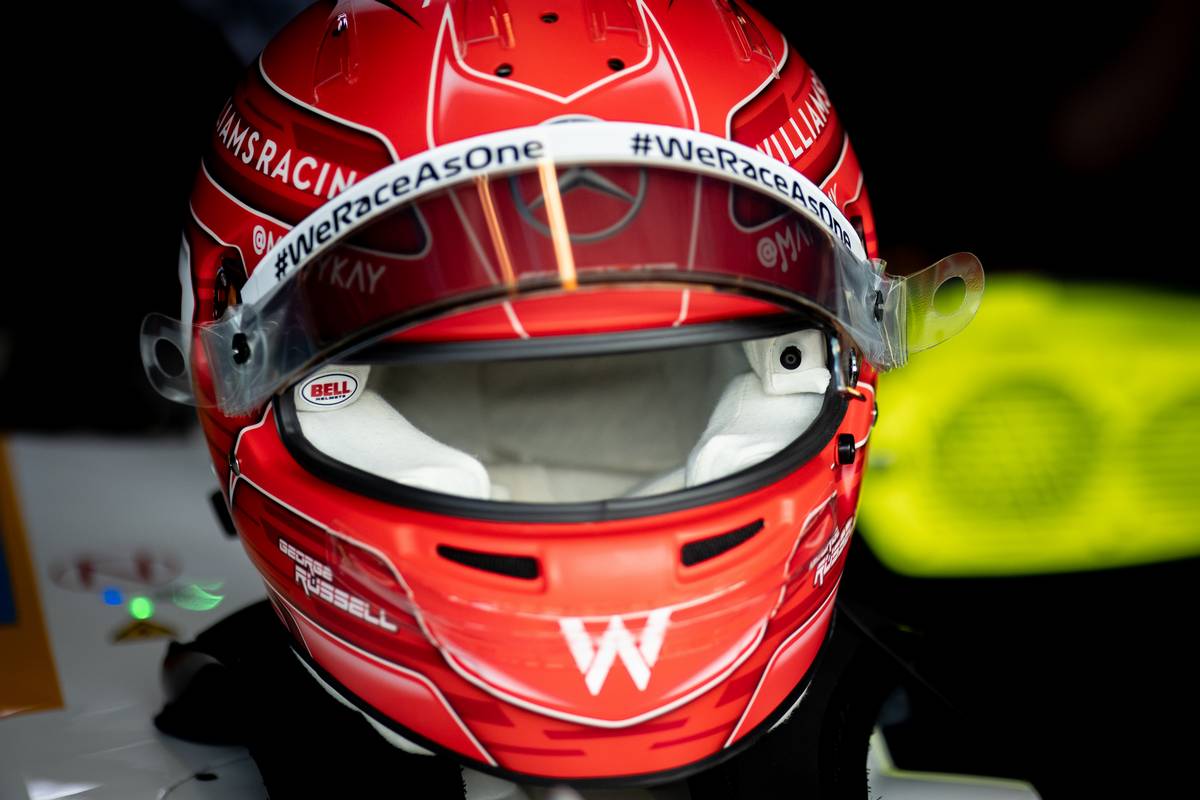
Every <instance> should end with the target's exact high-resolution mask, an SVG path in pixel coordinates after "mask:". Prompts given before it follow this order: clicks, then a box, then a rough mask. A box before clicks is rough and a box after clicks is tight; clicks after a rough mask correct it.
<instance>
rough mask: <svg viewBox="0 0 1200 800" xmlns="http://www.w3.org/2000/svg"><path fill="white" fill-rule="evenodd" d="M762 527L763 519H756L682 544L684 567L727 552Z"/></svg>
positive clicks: (755, 533)
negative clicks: (727, 530)
mask: <svg viewBox="0 0 1200 800" xmlns="http://www.w3.org/2000/svg"><path fill="white" fill-rule="evenodd" d="M762 529H763V521H762V520H761V519H756V520H754V522H751V523H750V524H749V525H743V526H742V527H740V528H737V529H736V530H732V531H729V532H728V533H719V534H717V535H716V536H709V537H708V538H706V539H697V540H696V541H694V542H688V543H687V544H685V545H684V546H683V550H682V552H681V557H682V561H683V565H684V566H685V567H693V566H695V565H696V564H699V563H701V562H704V561H708V560H709V559H711V558H716V557H717V556H719V555H721V554H722V553H727V552H729V551H730V550H732V549H733V548H735V547H737V546H738V545H739V544H742V543H743V542H747V541H749V540H750V539H752V538H753V537H754V536H755V535H757V534H758V532H759V531H761V530H762Z"/></svg>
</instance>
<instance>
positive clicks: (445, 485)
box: [294, 330, 830, 503]
mask: <svg viewBox="0 0 1200 800" xmlns="http://www.w3.org/2000/svg"><path fill="white" fill-rule="evenodd" d="M739 349H740V350H741V351H742V352H741V353H740V354H739V352H738V350H739ZM743 355H744V357H745V358H747V359H748V360H749V362H750V363H749V366H750V367H751V368H752V371H747V370H746V362H745V361H742V357H743ZM739 362H740V366H739ZM825 365H826V354H825V340H824V336H823V335H822V334H821V333H820V332H819V331H816V330H810V331H800V332H796V333H789V334H786V335H783V336H779V337H774V338H770V339H760V340H756V341H752V342H745V343H743V344H742V345H741V347H740V348H739V347H738V346H736V345H733V344H726V345H719V346H718V347H717V348H716V349H708V350H705V349H704V348H697V349H695V350H694V351H691V352H689V351H687V350H677V351H658V352H650V353H641V354H632V355H629V356H604V357H599V358H596V357H592V358H579V359H561V360H551V361H543V362H540V363H539V362H487V363H484V362H480V363H479V364H478V365H471V364H445V365H427V366H419V365H418V366H405V367H399V368H396V370H388V369H385V370H381V371H380V373H379V374H378V375H377V376H372V382H371V388H370V389H367V388H366V384H367V378H368V375H369V369H370V368H369V367H365V366H339V365H328V366H326V367H324V368H322V369H321V370H319V371H318V372H316V373H314V374H313V375H312V376H311V377H310V378H308V379H307V380H305V381H303V382H301V383H300V384H298V385H297V387H296V389H295V391H294V396H295V399H296V409H297V411H298V412H300V413H298V414H297V417H298V420H299V423H300V428H301V431H302V432H303V435H304V437H305V438H306V439H307V440H308V441H309V443H310V444H312V445H313V446H314V447H315V448H316V449H317V450H319V451H321V452H323V453H324V454H326V455H327V456H329V457H331V458H333V459H334V460H336V461H340V462H342V463H344V464H347V465H349V466H352V467H355V468H357V469H360V470H363V471H365V472H368V473H371V474H373V475H376V476H378V477H380V478H384V479H386V480H389V481H392V482H395V483H398V484H402V485H406V486H411V487H414V488H418V489H425V490H427V491H433V492H439V493H442V494H449V495H455V496H459V497H468V498H473V499H493V500H510V499H511V500H515V501H518V502H543V503H545V502H551V503H553V502H575V501H582V500H595V499H603V498H606V497H610V498H616V497H646V496H651V495H657V494H664V493H667V492H672V491H677V490H679V489H684V488H688V487H692V486H699V485H701V484H705V483H709V482H711V481H715V480H718V479H720V478H724V477H726V476H728V475H732V474H734V473H736V472H740V471H742V470H744V469H747V468H749V467H752V466H754V465H755V464H758V463H761V462H762V461H764V460H766V459H768V458H770V457H771V456H773V455H775V454H776V453H778V452H780V451H781V450H783V449H784V448H786V447H787V446H788V445H790V444H791V443H792V442H793V441H795V440H796V439H797V438H799V437H800V435H801V434H802V433H804V431H805V430H806V429H807V428H808V427H809V426H810V425H811V424H812V423H813V422H814V421H815V420H816V418H817V416H818V414H819V413H820V410H821V408H822V406H823V404H824V393H825V390H826V388H827V387H828V385H829V381H830V373H829V370H828V369H827V368H826V366H825ZM789 367H792V368H790V369H789ZM355 381H357V385H354V382H355ZM722 387H723V389H722ZM718 393H719V394H718ZM399 409H402V410H403V413H401V410H399ZM708 409H711V411H709V410H708ZM333 410H337V411H338V413H336V414H330V413H319V412H328V411H333ZM313 412H318V413H313ZM410 420H411V421H410ZM689 420H692V421H689ZM705 420H707V422H705ZM414 423H415V424H414ZM689 429H690V434H689ZM425 431H429V432H430V433H432V434H433V435H430V434H429V433H426V432H425ZM435 437H436V438H435ZM447 442H453V445H451V444H448V443H447Z"/></svg>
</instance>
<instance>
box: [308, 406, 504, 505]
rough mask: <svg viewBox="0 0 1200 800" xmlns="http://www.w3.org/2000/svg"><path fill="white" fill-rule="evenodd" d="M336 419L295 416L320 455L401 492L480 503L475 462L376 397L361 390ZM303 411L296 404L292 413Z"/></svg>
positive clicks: (482, 478)
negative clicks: (405, 488)
mask: <svg viewBox="0 0 1200 800" xmlns="http://www.w3.org/2000/svg"><path fill="white" fill-rule="evenodd" d="M355 400H356V401H357V402H355V403H354V404H353V405H351V406H349V407H345V406H342V407H340V410H339V412H338V413H337V414H320V413H312V411H315V410H316V409H308V410H307V411H308V413H300V414H297V417H299V420H300V428H301V430H303V431H304V437H305V438H306V439H308V441H309V442H310V443H311V444H312V445H313V446H314V447H316V448H317V449H318V450H320V451H321V452H323V453H325V454H326V455H328V456H330V457H331V458H334V459H336V460H338V461H341V462H342V463H343V464H348V465H350V466H352V467H357V468H358V469H361V470H364V471H366V472H369V473H371V474H372V475H377V476H379V477H381V478H385V479H387V480H390V481H394V482H396V483H400V484H404V485H405V486H413V487H416V488H418V489H426V490H428V491H431V492H441V493H442V494H452V495H457V496H459V497H472V498H475V499H478V500H485V499H487V498H488V497H490V495H491V479H490V478H489V477H488V473H487V470H486V469H484V467H483V464H481V463H480V462H479V461H478V460H477V459H475V458H472V457H471V456H469V455H467V454H466V453H464V452H462V451H461V450H455V449H454V448H453V447H450V446H449V445H445V444H442V443H441V442H439V441H437V440H436V439H433V438H431V437H429V436H427V435H425V434H424V433H422V432H421V431H419V430H417V429H416V428H415V427H413V426H412V424H411V423H409V421H408V420H406V419H405V418H404V417H403V415H401V414H400V412H399V411H397V410H396V409H394V408H392V406H391V404H390V403H388V401H387V400H384V399H383V398H382V397H380V396H379V395H378V394H377V393H375V392H373V391H370V390H366V391H362V392H361V393H360V395H359V396H358V397H356V398H355ZM300 408H303V406H300V405H299V404H297V410H299V409H300Z"/></svg>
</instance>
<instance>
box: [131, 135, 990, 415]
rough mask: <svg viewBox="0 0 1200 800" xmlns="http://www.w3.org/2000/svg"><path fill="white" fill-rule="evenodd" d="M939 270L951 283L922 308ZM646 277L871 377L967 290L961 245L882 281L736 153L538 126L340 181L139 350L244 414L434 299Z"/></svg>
mask: <svg viewBox="0 0 1200 800" xmlns="http://www.w3.org/2000/svg"><path fill="white" fill-rule="evenodd" d="M951 278H961V279H962V282H963V283H964V284H965V288H966V291H965V292H964V293H963V297H962V299H961V301H960V302H959V303H958V305H957V306H956V307H955V308H952V309H946V308H945V307H944V304H939V305H942V306H943V307H942V308H941V309H940V310H939V309H937V308H935V306H934V304H933V296H934V293H935V291H936V290H937V289H938V288H939V287H940V286H941V285H942V284H943V283H945V282H947V281H949V280H950V279H951ZM646 281H652V282H654V281H657V282H670V283H676V284H678V283H686V284H693V285H699V286H705V287H709V288H714V289H717V290H723V291H738V292H745V293H749V294H753V295H758V296H762V297H765V298H769V299H772V300H775V301H776V302H779V303H781V304H783V305H785V306H786V305H792V306H795V307H803V308H806V309H808V310H810V311H816V312H819V314H820V315H821V317H822V318H824V319H826V320H828V321H829V323H830V324H831V325H832V326H834V327H835V328H836V329H837V330H838V331H839V332H840V333H841V334H843V335H844V336H846V337H847V338H848V339H849V340H851V341H852V342H853V344H854V345H855V346H856V347H857V348H858V349H859V350H860V351H861V354H862V355H863V356H864V357H865V358H866V360H868V361H869V362H871V363H872V364H873V365H874V366H876V367H877V368H879V369H889V368H892V367H895V366H899V365H902V364H903V363H904V362H905V361H906V360H907V355H908V353H909V352H912V351H915V350H920V349H924V348H925V347H928V346H932V345H933V344H936V343H938V342H939V341H942V340H943V339H945V338H948V337H949V336H951V335H953V334H954V333H956V332H957V331H958V330H960V329H961V328H962V327H963V326H965V325H966V323H967V322H968V321H969V320H970V319H971V317H972V316H973V315H974V312H975V309H976V308H977V307H978V303H979V298H980V295H981V294H982V288H983V276H982V269H981V268H980V267H979V264H978V261H977V260H975V258H974V256H970V255H969V254H959V255H958V256H954V257H951V258H949V259H945V260H943V261H942V262H939V264H938V265H935V267H933V268H930V269H929V270H925V271H923V272H922V273H918V274H917V275H914V276H909V277H907V278H900V277H896V276H890V275H887V274H886V273H884V272H883V269H882V263H881V262H872V261H869V260H867V259H866V258H865V254H864V253H863V250H862V244H861V242H860V241H859V240H858V237H857V236H856V234H855V233H854V230H853V228H852V227H851V225H850V223H849V222H848V221H847V220H846V219H845V218H844V217H843V216H842V215H841V213H840V212H839V211H838V210H837V209H836V207H835V206H834V205H833V204H832V203H831V202H829V201H828V199H827V198H826V197H825V196H824V195H823V194H822V193H821V192H820V191H819V189H817V187H815V186H814V185H813V184H811V182H809V181H807V179H805V178H804V176H803V175H801V174H800V173H798V172H796V171H794V170H792V169H791V168H789V167H788V166H786V165H784V164H782V163H779V162H777V161H775V160H773V159H771V158H770V157H768V156H765V155H763V154H762V153H760V152H758V151H756V150H752V149H750V148H746V147H744V146H741V145H737V144H734V143H731V142H728V141H726V140H723V139H718V138H716V137H711V136H707V135H705V134H699V133H694V132H689V131H680V130H677V129H673V128H657V127H655V126H644V125H628V124H623V123H592V122H588V123H572V124H561V125H545V126H540V127H537V128H528V129H520V130H513V131H505V132H503V133H500V134H493V135H489V136H485V137H479V138H476V139H471V140H466V141H464V142H458V143H454V144H451V145H446V146H443V147H440V148H436V149H434V150H431V151H428V152H427V153H424V154H422V155H420V156H416V157H414V158H411V159H408V160H406V161H403V162H399V163H397V164H395V165H393V166H392V167H389V168H387V169H385V170H382V171H380V172H379V173H376V174H375V175H373V176H371V177H370V178H369V179H367V180H365V181H363V182H362V183H360V184H357V185H355V186H353V187H351V188H350V189H349V190H347V191H346V192H345V193H344V194H343V195H340V196H339V197H337V198H334V200H332V201H330V202H329V203H328V204H326V205H325V206H322V208H320V209H318V210H317V211H316V212H314V213H313V214H312V215H310V217H308V218H306V219H305V220H304V221H302V222H301V223H300V224H299V225H298V226H297V227H296V228H295V229H293V230H292V231H291V233H289V234H288V235H287V236H286V237H284V238H283V239H282V240H281V241H280V242H279V243H278V244H277V245H276V246H275V247H274V248H273V249H272V250H271V251H270V252H268V253H267V254H266V256H264V258H263V260H262V261H261V262H260V263H259V264H258V266H257V267H256V268H255V269H254V270H253V272H252V274H251V277H250V280H249V281H248V282H247V284H246V286H245V287H244V288H243V291H242V300H243V302H242V303H241V304H240V305H236V306H233V307H231V308H230V309H229V310H228V312H227V313H226V315H225V316H224V317H223V318H222V319H221V320H219V321H216V322H213V323H207V324H204V325H198V326H192V325H191V324H184V323H177V322H174V321H171V320H167V319H166V318H162V317H152V318H148V320H147V323H146V324H145V326H144V329H143V341H142V351H143V357H144V360H145V362H146V366H147V372H148V374H149V375H150V378H151V382H152V383H154V384H155V386H156V387H158V388H159V390H160V391H161V392H163V394H165V395H167V396H168V397H171V398H172V399H177V400H185V401H189V402H194V403H197V404H203V405H217V406H219V407H220V408H221V409H222V410H224V411H225V412H226V413H230V414H237V413H245V412H249V411H251V410H252V409H254V408H256V407H258V406H259V405H261V403H262V402H263V401H264V400H265V399H267V398H268V397H270V396H271V395H272V394H273V393H275V392H277V391H279V390H280V389H282V388H284V387H285V386H287V385H288V384H290V383H292V382H294V381H296V380H298V379H299V378H300V377H302V376H303V375H305V374H307V373H309V372H311V370H313V369H314V368H316V367H317V366H319V365H320V364H322V363H324V362H326V361H328V360H330V359H332V358H334V357H335V356H336V357H346V356H348V355H352V354H353V353H354V352H356V351H359V350H362V349H364V348H367V347H369V346H371V345H373V344H376V343H378V342H380V341H382V340H385V339H387V338H388V337H389V336H391V335H393V334H394V333H395V332H396V331H397V329H400V328H403V327H404V326H405V325H408V324H413V323H415V322H418V321H420V320H422V319H425V318H428V317H430V316H432V315H434V314H437V313H440V312H443V311H445V310H447V309H449V308H458V307H462V306H464V305H471V304H476V303H484V302H493V301H495V300H496V299H497V298H504V297H513V296H517V295H523V294H531V293H538V292H546V291H557V292H561V291H573V290H575V289H577V288H578V287H579V286H581V285H584V284H596V283H631V282H646ZM518 334H519V332H518ZM163 340H166V341H168V342H171V343H173V344H175V345H176V347H177V348H178V349H179V350H180V351H181V352H184V353H187V352H189V351H190V352H191V354H192V359H193V362H195V361H197V360H199V359H203V360H204V361H205V362H206V363H207V367H208V369H207V371H206V380H205V383H204V385H203V386H201V385H200V384H199V382H197V381H193V380H192V376H191V375H190V374H188V371H186V370H185V371H184V372H183V373H176V374H174V375H171V374H168V372H167V371H166V370H164V369H163V368H162V367H161V365H160V364H159V363H158V355H159V354H160V353H161V350H162V348H161V342H162V341H163ZM197 344H198V346H197Z"/></svg>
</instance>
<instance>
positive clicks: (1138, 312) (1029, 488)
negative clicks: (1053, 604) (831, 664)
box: [859, 275, 1200, 577]
mask: <svg viewBox="0 0 1200 800" xmlns="http://www.w3.org/2000/svg"><path fill="white" fill-rule="evenodd" d="M1198 356H1200V298H1196V297H1193V296H1188V295H1170V294H1165V293H1162V292H1154V291H1149V290H1146V289H1142V288H1135V287H1127V286H1107V285H1086V284H1056V283H1052V282H1049V281H1046V280H1042V279H1037V278H1033V277H1022V276H1003V275H1002V276H999V277H995V278H989V282H988V288H987V297H986V299H985V300H984V302H983V305H982V307H981V308H980V310H979V314H978V316H977V317H976V318H975V320H974V322H973V323H972V324H971V325H970V326H969V327H967V329H966V330H965V331H964V332H963V333H961V334H959V335H958V336H957V337H955V338H954V339H951V340H950V341H948V342H946V343H945V344H943V345H941V346H940V347H938V348H937V349H936V350H933V351H930V352H928V353H923V354H921V355H917V356H914V357H913V359H912V360H911V361H910V362H909V364H908V366H906V367H905V368H904V369H902V370H897V371H895V372H892V373H888V374H885V375H883V376H882V377H881V379H880V386H879V399H880V417H879V425H878V426H877V427H876V429H875V432H874V433H873V435H872V438H871V449H870V455H869V459H870V460H869V465H870V466H869V469H868V470H867V475H866V480H865V482H864V488H863V499H862V506H861V509H860V516H859V520H860V526H859V527H860V529H861V533H862V536H863V537H864V538H865V539H866V541H867V543H868V544H869V545H870V547H871V549H872V550H873V551H874V552H875V554H876V555H877V556H878V557H879V558H880V560H882V561H883V563H884V564H886V565H887V566H888V567H889V568H891V569H892V570H894V571H896V572H900V573H903V574H906V575H913V576H940V577H957V576H964V577H966V576H983V575H1020V574H1034V573H1046V572H1062V571H1077V570H1091V569H1102V568H1107V567H1118V566H1127V565H1133V564H1140V563H1147V562H1154V561H1164V560H1171V559H1176V558H1183V557H1188V556H1195V555H1200V361H1198V358H1197V357H1198Z"/></svg>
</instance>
